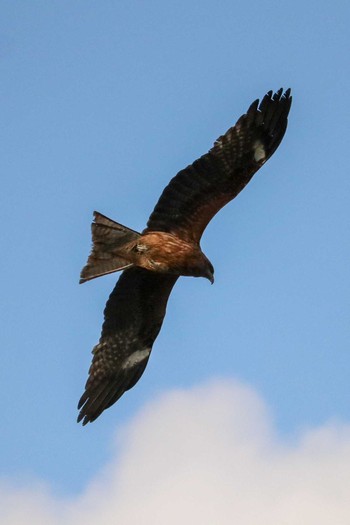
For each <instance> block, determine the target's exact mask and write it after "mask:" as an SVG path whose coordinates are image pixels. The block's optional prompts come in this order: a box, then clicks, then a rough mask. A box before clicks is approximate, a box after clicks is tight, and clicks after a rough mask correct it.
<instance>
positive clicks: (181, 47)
mask: <svg viewBox="0 0 350 525" xmlns="http://www.w3.org/2000/svg"><path fill="white" fill-rule="evenodd" d="M1 12H2V15H1V18H0V76H1V83H0V105H1V123H2V125H1V127H0V149H1V154H0V159H1V160H0V167H1V173H2V191H1V194H0V200H1V211H2V241H1V243H2V247H3V249H2V254H3V255H2V277H3V284H2V299H3V300H2V305H1V316H0V318H1V325H2V326H1V331H0V337H1V348H2V365H1V367H0V397H1V399H2V403H1V413H2V418H1V419H2V421H1V427H0V440H1V454H0V475H1V478H2V479H4V480H6V482H10V483H12V484H14V485H17V484H19V485H21V484H26V483H27V484H30V483H31V480H32V479H39V480H43V482H45V483H47V484H48V485H49V486H50V487H51V490H52V491H53V492H54V493H55V494H61V495H64V496H73V495H75V494H78V493H80V492H81V491H82V490H83V489H84V487H86V485H87V484H88V483H89V481H90V480H91V479H92V478H93V476H94V475H95V474H96V472H98V471H100V470H101V469H102V468H103V467H104V465H106V463H107V462H108V459H109V458H110V456H111V454H112V436H115V435H117V436H118V435H119V433H123V431H124V430H123V429H124V428H125V425H128V422H130V420H132V418H134V417H135V415H137V414H140V413H142V411H143V410H144V407H145V406H146V405H147V404H148V403H150V402H151V403H152V402H154V401H156V400H158V398H159V397H160V396H162V395H163V394H164V393H167V392H168V391H172V390H173V389H191V388H196V385H200V384H203V383H205V382H206V381H210V380H212V379H213V378H216V380H219V381H220V380H221V379H224V380H230V379H231V380H234V381H239V382H242V383H243V384H247V385H249V388H252V389H254V391H256V392H257V393H258V395H259V396H261V398H262V399H264V400H265V402H266V403H267V405H268V407H269V410H270V411H271V414H272V419H273V422H274V423H273V424H274V426H275V430H276V433H277V435H278V436H280V438H281V439H282V440H284V441H283V442H285V443H290V442H293V440H295V439H297V438H296V436H298V433H300V432H301V431H302V430H303V429H308V428H313V427H317V426H319V425H323V424H325V423H326V422H328V421H340V422H344V424H347V423H349V420H350V408H349V406H350V405H349V399H350V386H349V380H348V377H349V371H350V352H349V339H350V328H349V326H350V323H349V306H350V304H349V296H350V274H349V259H350V248H349V242H348V240H349V231H350V214H349V200H350V178H349V173H348V152H349V146H348V142H349V117H350V109H349V103H348V96H349V95H348V94H349V92H350V74H349V68H348V55H349V41H350V37H349V31H348V26H349V17H350V7H349V4H348V2H345V1H339V2H336V3H334V4H332V3H331V2H326V1H317V2H316V1H308V0H306V1H304V2H299V1H295V2H281V1H279V2H277V1H271V0H267V1H266V2H264V4H262V3H261V2H259V1H257V0H252V1H251V2H249V3H247V2H243V1H237V2H231V1H221V2H214V1H204V2H194V1H191V0H190V1H189V0H187V1H186V2H185V1H177V2H167V1H166V2H162V1H149V2H141V1H129V2H111V1H105V2H92V1H75V2H67V1H60V2H55V1H53V2H44V1H35V2H24V1H16V0H14V1H13V0H12V1H2V2H1ZM281 86H284V87H285V88H287V87H291V88H292V90H293V96H294V101H293V106H292V110H291V114H290V123H289V128H288V131H287V134H286V136H285V138H284V141H283V143H282V144H281V146H280V148H279V150H278V151H277V152H276V154H275V155H274V157H273V158H272V159H271V160H270V161H269V162H268V163H267V164H266V165H265V166H264V168H263V169H262V170H261V171H259V173H258V174H257V175H256V177H255V178H254V179H253V181H252V182H251V183H250V184H249V186H248V187H247V188H246V189H245V190H244V192H242V193H241V194H240V196H239V197H238V198H237V199H236V200H235V201H234V202H232V203H230V205H228V206H227V207H226V208H225V209H224V210H222V211H221V212H220V214H219V215H218V216H216V218H215V219H214V220H213V221H212V223H211V224H210V226H209V227H208V229H207V231H206V233H205V235H204V237H203V241H202V247H203V250H204V251H205V253H206V254H207V255H208V257H209V258H210V260H211V261H212V262H213V264H214V266H215V270H216V271H215V275H216V280H215V285H214V286H213V287H211V286H210V285H209V284H208V282H207V281H205V280H204V279H202V280H199V279H189V278H183V279H182V280H180V282H179V283H178V284H177V286H176V288H175V290H174V292H173V294H172V296H171V299H170V303H169V307H168V314H167V317H166V320H165V324H164V326H163V329H162V332H161V334H160V336H159V338H158V339H157V341H156V344H155V346H154V351H153V354H152V358H151V360H150V363H149V365H148V368H147V372H146V373H145V375H144V376H143V378H142V380H141V381H140V383H139V384H138V385H137V387H136V388H135V389H133V390H132V391H130V392H129V393H128V394H127V395H125V396H124V397H123V398H122V399H121V400H120V402H118V404H117V405H115V406H114V407H113V408H112V409H110V410H108V411H107V412H105V413H104V414H103V416H102V417H101V418H100V419H98V420H97V421H96V422H95V423H94V424H93V425H88V426H87V427H86V428H82V427H81V426H79V425H77V424H76V422H75V420H76V416H77V413H76V404H77V401H78V399H79V397H80V395H81V393H82V389H83V386H84V383H85V380H86V376H87V370H88V367H89V364H90V360H91V354H90V351H91V349H92V347H93V346H94V344H95V343H96V342H97V340H98V338H99V335H100V329H101V322H102V312H103V308H104V304H105V302H106V299H107V297H108V295H109V293H110V291H111V290H112V288H113V286H114V283H115V281H116V277H117V275H110V276H107V277H105V278H103V279H97V280H95V281H94V282H91V283H88V284H85V285H83V286H79V285H78V278H79V272H80V269H81V267H82V266H83V265H84V263H85V261H86V258H87V255H88V252H89V249H90V226H89V225H90V222H91V218H92V212H93V210H94V209H96V210H98V211H100V212H101V213H104V214H105V215H107V216H110V217H111V218H114V219H115V220H117V221H120V222H121V223H123V224H126V225H128V226H130V227H131V228H133V229H136V230H141V229H142V228H143V227H144V226H145V223H146V221H147V218H148V215H149V214H150V212H151V210H152V209H153V206H154V204H155V202H156V200H157V199H158V197H159V195H160V193H161V191H162V189H163V187H164V186H165V185H166V184H167V183H168V181H169V179H170V178H171V177H172V176H173V175H175V174H176V172H177V171H179V170H180V169H182V168H184V167H185V166H186V165H187V164H189V163H191V162H192V161H193V160H194V159H196V158H197V157H199V156H200V155H201V154H203V153H205V152H206V151H207V150H208V149H209V148H210V147H211V145H212V143H213V141H214V140H215V139H216V138H217V137H218V136H219V135H220V134H222V133H223V132H225V131H226V129H227V128H229V127H230V126H231V125H232V124H233V123H234V122H235V121H236V120H237V119H238V117H239V116H240V115H241V114H242V113H244V112H245V110H246V109H247V108H248V106H249V104H250V103H251V102H252V101H253V100H254V99H255V98H257V97H262V96H263V95H264V94H265V92H266V91H268V90H269V89H274V90H275V89H278V88H279V87H281ZM147 406H148V405H147ZM116 457H119V456H118V448H117V452H116Z"/></svg>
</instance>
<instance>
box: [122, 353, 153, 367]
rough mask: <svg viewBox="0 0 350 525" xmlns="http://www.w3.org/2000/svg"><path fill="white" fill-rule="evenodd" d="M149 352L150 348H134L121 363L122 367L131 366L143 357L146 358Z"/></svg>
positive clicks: (139, 361)
mask: <svg viewBox="0 0 350 525" xmlns="http://www.w3.org/2000/svg"><path fill="white" fill-rule="evenodd" d="M150 353H151V349H150V348H144V349H143V350H136V352H134V353H133V354H131V355H129V357H127V359H125V361H124V362H123V364H122V368H124V369H125V368H132V367H133V366H136V365H138V364H139V363H141V361H143V360H144V359H147V358H148V357H149V354H150Z"/></svg>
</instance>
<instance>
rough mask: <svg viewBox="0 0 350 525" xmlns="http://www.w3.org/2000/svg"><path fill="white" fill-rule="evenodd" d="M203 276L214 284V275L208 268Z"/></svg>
mask: <svg viewBox="0 0 350 525" xmlns="http://www.w3.org/2000/svg"><path fill="white" fill-rule="evenodd" d="M205 277H206V278H207V279H208V280H209V281H210V282H211V284H214V275H213V274H212V273H211V272H210V271H209V270H208V272H207V274H206V275H205Z"/></svg>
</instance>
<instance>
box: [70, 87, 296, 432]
mask: <svg viewBox="0 0 350 525" xmlns="http://www.w3.org/2000/svg"><path fill="white" fill-rule="evenodd" d="M291 102H292V97H291V95H290V89H287V90H286V91H285V92H284V93H283V90H282V89H280V90H279V91H277V92H276V93H274V94H273V92H272V91H269V92H268V93H267V94H266V95H265V96H264V98H263V99H262V101H261V102H260V103H259V100H256V101H255V102H253V104H252V105H251V106H250V107H249V109H248V111H247V113H245V114H244V115H242V116H241V118H240V119H239V120H238V121H237V123H236V125H235V126H233V127H232V128H230V129H229V130H228V131H227V132H226V133H225V135H222V136H221V137H219V138H218V139H217V141H216V142H215V143H214V146H213V147H212V149H211V150H210V151H209V152H208V153H206V154H205V155H203V156H202V157H200V158H199V159H198V160H196V161H195V162H194V163H193V164H191V165H190V166H188V167H187V168H185V169H184V170H182V171H180V172H179V173H178V174H177V175H176V176H175V177H174V178H173V179H172V180H171V181H170V183H169V184H168V186H167V187H166V188H165V189H164V191H163V193H162V195H161V197H160V199H159V201H158V203H157V204H156V207H155V208H154V210H153V212H152V214H151V216H150V218H149V220H148V223H147V227H146V229H145V230H143V232H142V233H141V234H140V233H137V232H136V231H134V230H131V229H129V228H127V227H126V226H122V225H121V224H118V223H116V222H114V221H112V220H111V219H108V218H107V217H105V216H104V215H102V214H100V213H98V212H94V222H93V223H92V225H91V228H92V242H93V246H92V251H91V254H90V256H89V258H88V261H87V264H86V266H85V267H84V268H83V270H82V272H81V276H80V277H81V279H80V282H81V283H83V282H85V281H88V280H90V279H94V278H95V277H100V276H101V275H106V274H109V273H112V272H116V271H119V270H123V273H122V274H121V276H120V278H119V280H118V282H117V284H116V286H115V288H114V290H113V292H112V293H111V295H110V297H109V299H108V301H107V304H106V308H105V311H104V323H103V326H102V334H101V338H100V341H99V343H98V344H97V345H96V346H95V347H94V349H93V359H92V364H91V366H90V370H89V377H88V380H87V383H86V385H85V392H84V394H83V395H82V397H81V398H80V401H79V404H78V409H79V410H80V413H79V416H78V422H80V421H82V422H83V425H86V423H89V422H91V421H94V420H95V419H96V418H97V417H98V416H99V415H100V414H101V413H102V412H103V411H104V410H105V409H106V408H109V407H110V406H111V405H113V404H114V403H115V402H116V401H117V400H118V399H119V398H120V397H121V396H122V395H123V394H124V392H125V391H126V390H129V389H130V388H132V387H133V386H134V385H135V384H136V383H137V381H138V380H139V379H140V377H141V376H142V374H143V372H144V370H145V368H146V365H147V362H148V359H149V357H150V353H151V350H152V346H153V343H154V341H155V339H156V337H157V335H158V333H159V331H160V328H161V326H162V323H163V319H164V316H165V311H166V304H167V301H168V298H169V295H170V292H171V290H172V288H173V286H174V284H175V283H176V281H177V279H178V278H179V277H180V276H181V275H188V276H193V277H205V278H207V279H209V281H210V282H211V283H213V282H214V268H213V265H212V264H211V262H210V261H209V259H207V257H206V256H205V255H204V253H203V252H202V251H201V248H200V239H201V236H202V234H203V231H204V229H205V228H206V226H207V224H208V223H209V221H210V220H211V219H212V218H213V216H214V215H215V214H216V213H217V212H218V211H219V210H220V209H221V208H222V207H223V206H225V204H227V203H228V202H229V201H231V200H232V199H233V198H234V197H236V195H238V193H239V192H240V191H241V190H242V189H243V188H244V187H245V186H246V184H248V182H249V181H250V179H251V178H252V176H253V175H254V173H255V172H256V171H257V170H258V169H259V168H261V166H262V165H263V164H264V163H265V162H266V161H267V160H268V159H269V158H270V157H271V155H272V154H273V153H274V152H275V150H276V149H277V147H278V146H279V144H280V142H281V140H282V138H283V136H284V133H285V131H286V128H287V121H288V113H289V110H290V106H291Z"/></svg>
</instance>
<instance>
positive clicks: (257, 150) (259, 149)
mask: <svg viewBox="0 0 350 525" xmlns="http://www.w3.org/2000/svg"><path fill="white" fill-rule="evenodd" d="M265 159H266V152H265V148H264V145H263V144H262V143H261V142H260V141H259V140H257V141H256V142H255V144H254V160H255V162H260V161H262V160H265Z"/></svg>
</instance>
